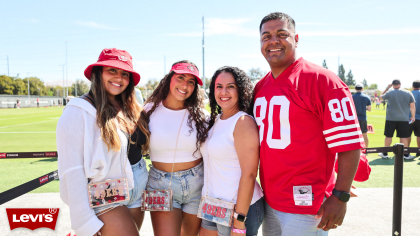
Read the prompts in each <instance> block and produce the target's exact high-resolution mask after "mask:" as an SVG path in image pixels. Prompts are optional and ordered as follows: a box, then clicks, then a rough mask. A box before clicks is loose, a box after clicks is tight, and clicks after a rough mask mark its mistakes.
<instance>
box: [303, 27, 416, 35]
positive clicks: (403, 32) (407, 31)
mask: <svg viewBox="0 0 420 236" xmlns="http://www.w3.org/2000/svg"><path fill="white" fill-rule="evenodd" d="M298 34H299V35H303V36H366V35H410V34H411V35H413V34H414V35H417V34H420V28H402V29H387V30H361V31H300V32H298Z"/></svg>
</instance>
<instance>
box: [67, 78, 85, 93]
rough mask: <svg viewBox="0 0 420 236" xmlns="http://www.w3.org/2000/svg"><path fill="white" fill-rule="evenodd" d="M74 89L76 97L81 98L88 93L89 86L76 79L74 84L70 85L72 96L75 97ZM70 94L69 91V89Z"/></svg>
mask: <svg viewBox="0 0 420 236" xmlns="http://www.w3.org/2000/svg"><path fill="white" fill-rule="evenodd" d="M76 87H77V96H81V95H83V94H85V93H87V92H89V85H88V84H87V83H85V81H83V80H80V79H77V80H76V83H73V84H72V85H71V91H72V95H73V96H76ZM69 92H70V89H69Z"/></svg>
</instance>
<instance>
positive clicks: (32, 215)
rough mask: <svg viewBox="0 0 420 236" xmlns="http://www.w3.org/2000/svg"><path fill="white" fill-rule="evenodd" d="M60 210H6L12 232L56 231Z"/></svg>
mask: <svg viewBox="0 0 420 236" xmlns="http://www.w3.org/2000/svg"><path fill="white" fill-rule="evenodd" d="M59 211H60V209H59V208H6V212H7V218H8V219H9V225H10V230H14V229H16V228H27V229H30V230H35V229H38V228H50V229H52V230H55V225H56V224H57V217H58V212H59Z"/></svg>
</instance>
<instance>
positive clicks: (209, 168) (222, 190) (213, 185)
mask: <svg viewBox="0 0 420 236" xmlns="http://www.w3.org/2000/svg"><path fill="white" fill-rule="evenodd" d="M244 115H246V116H249V115H248V114H246V113H245V112H243V111H239V112H238V113H236V114H235V115H233V116H232V117H229V118H228V119H227V120H221V119H220V115H219V116H218V117H217V119H218V120H217V122H216V124H215V125H214V126H213V127H212V128H211V130H210V131H209V138H207V140H206V142H205V143H204V144H203V145H201V148H200V150H201V153H202V154H203V161H204V186H203V190H202V196H206V191H207V187H208V196H209V197H212V198H220V199H222V200H224V201H228V202H231V201H232V199H233V202H234V203H236V199H237V196H235V195H237V193H238V188H239V181H240V179H241V175H242V171H241V166H240V165H239V159H238V154H237V153H236V149H235V144H234V138H233V131H234V130H235V126H236V122H237V121H238V119H239V118H240V117H242V116H244ZM213 129H214V133H213V135H212V137H211V138H210V136H211V134H212V132H213ZM208 150H209V152H208ZM207 177H208V179H207ZM207 184H208V185H207ZM262 196H264V194H263V192H262V190H261V187H260V185H259V184H258V182H257V180H255V185H254V194H253V196H252V201H251V205H252V204H254V203H255V202H256V201H257V200H259V199H260V198H261V197H262Z"/></svg>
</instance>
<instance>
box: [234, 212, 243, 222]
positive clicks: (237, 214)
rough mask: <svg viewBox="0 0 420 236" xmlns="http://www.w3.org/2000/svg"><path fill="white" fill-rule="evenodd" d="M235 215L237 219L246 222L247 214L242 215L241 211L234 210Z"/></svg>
mask: <svg viewBox="0 0 420 236" xmlns="http://www.w3.org/2000/svg"><path fill="white" fill-rule="evenodd" d="M233 217H234V218H235V219H236V220H237V221H240V222H245V220H246V216H245V215H242V214H240V213H236V212H233Z"/></svg>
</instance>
